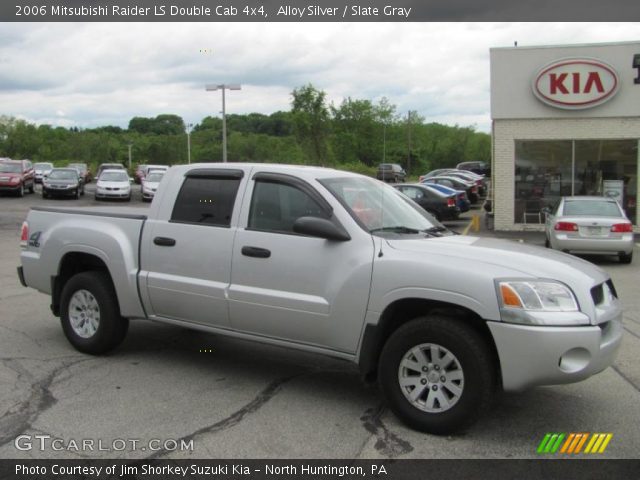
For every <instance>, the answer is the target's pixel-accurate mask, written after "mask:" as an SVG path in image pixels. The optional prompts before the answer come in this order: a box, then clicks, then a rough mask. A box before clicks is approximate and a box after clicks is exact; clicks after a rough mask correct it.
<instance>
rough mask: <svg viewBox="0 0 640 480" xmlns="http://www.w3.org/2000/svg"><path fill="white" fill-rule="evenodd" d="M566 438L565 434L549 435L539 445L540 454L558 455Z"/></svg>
mask: <svg viewBox="0 0 640 480" xmlns="http://www.w3.org/2000/svg"><path fill="white" fill-rule="evenodd" d="M564 437H565V434H564V433H547V434H546V435H545V436H544V438H543V439H542V442H540V445H538V453H556V452H557V451H558V448H559V447H560V444H561V443H562V440H563V439H564Z"/></svg>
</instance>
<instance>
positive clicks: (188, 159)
mask: <svg viewBox="0 0 640 480" xmlns="http://www.w3.org/2000/svg"><path fill="white" fill-rule="evenodd" d="M191 127H193V123H188V124H187V163H188V164H191Z"/></svg>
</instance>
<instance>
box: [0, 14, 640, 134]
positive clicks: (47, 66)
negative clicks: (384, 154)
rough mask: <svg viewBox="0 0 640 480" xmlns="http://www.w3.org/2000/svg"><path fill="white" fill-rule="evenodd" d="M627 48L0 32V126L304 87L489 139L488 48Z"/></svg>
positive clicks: (614, 35)
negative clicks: (217, 88) (1, 120)
mask: <svg viewBox="0 0 640 480" xmlns="http://www.w3.org/2000/svg"><path fill="white" fill-rule="evenodd" d="M630 40H640V25H639V24H637V23H633V24H632V23H595V24H581V23H542V24H541V23H513V24H512V23H352V24H345V23H297V24H285V23H252V24H248V23H226V24H225V23H206V24H181V23H173V24H170V23H164V24H145V23H128V24H123V23H86V24H83V23H75V24H72V23H59V24H56V23H44V24H24V23H23V24H8V23H4V24H0V115H10V116H14V117H19V118H23V119H25V120H28V121H30V122H34V123H38V124H43V123H45V124H51V125H60V126H65V127H70V126H79V127H82V128H89V127H95V126H102V125H118V126H121V127H126V126H127V125H128V122H129V120H130V119H131V118H132V117H134V116H156V115H158V114H161V113H174V114H178V115H180V116H182V117H183V118H184V120H185V121H186V122H187V123H198V122H200V121H201V120H202V118H203V117H205V116H207V115H219V114H220V110H221V99H220V93H219V92H206V91H205V90H204V85H205V84H207V83H241V84H242V91H239V92H236V91H233V92H228V93H227V113H249V112H260V113H265V114H269V113H272V112H275V111H277V110H288V109H289V108H290V101H291V91H292V90H293V89H294V88H296V87H299V86H301V85H304V84H307V83H312V84H313V85H314V86H316V87H317V88H319V89H322V90H324V91H325V92H327V96H328V99H329V100H330V101H331V102H334V103H335V104H339V103H340V102H341V101H342V99H344V98H346V97H352V98H358V99H370V100H372V101H377V100H379V99H380V98H382V97H387V98H388V99H389V100H390V101H391V103H393V104H394V105H396V106H397V110H398V112H401V113H402V112H406V111H407V110H417V111H418V113H419V114H420V115H422V116H423V117H425V119H426V120H427V121H435V122H441V123H445V124H449V125H453V124H459V125H465V126H466V125H475V126H476V127H477V129H478V130H481V131H488V130H489V128H490V111H489V49H490V48H491V47H508V46H512V45H513V43H514V41H518V45H519V46H529V45H557V44H574V43H592V42H615V41H630Z"/></svg>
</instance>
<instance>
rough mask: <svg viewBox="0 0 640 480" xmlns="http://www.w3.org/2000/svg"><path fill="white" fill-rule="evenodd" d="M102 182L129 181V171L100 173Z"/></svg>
mask: <svg viewBox="0 0 640 480" xmlns="http://www.w3.org/2000/svg"><path fill="white" fill-rule="evenodd" d="M100 181H102V182H128V181H129V177H127V172H104V173H103V174H102V175H100Z"/></svg>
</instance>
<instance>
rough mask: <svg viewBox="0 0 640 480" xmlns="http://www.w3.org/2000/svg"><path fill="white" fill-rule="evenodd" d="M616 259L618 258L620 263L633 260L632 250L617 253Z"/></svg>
mask: <svg viewBox="0 0 640 480" xmlns="http://www.w3.org/2000/svg"><path fill="white" fill-rule="evenodd" d="M618 259H619V260H620V263H631V262H632V260H633V252H631V253H621V254H620V255H618Z"/></svg>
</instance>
